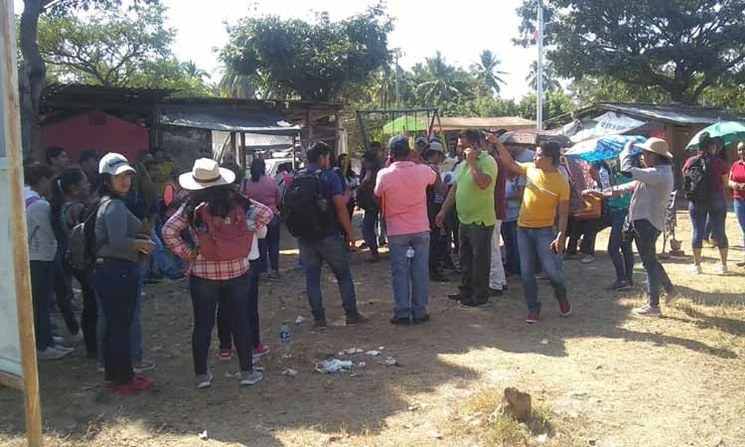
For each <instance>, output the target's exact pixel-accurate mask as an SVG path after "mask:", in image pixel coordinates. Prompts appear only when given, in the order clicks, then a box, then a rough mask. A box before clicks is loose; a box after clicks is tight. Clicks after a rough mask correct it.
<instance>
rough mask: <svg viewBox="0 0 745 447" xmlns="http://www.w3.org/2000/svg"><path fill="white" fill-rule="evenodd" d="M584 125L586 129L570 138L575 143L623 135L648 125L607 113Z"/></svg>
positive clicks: (614, 113) (623, 116)
mask: <svg viewBox="0 0 745 447" xmlns="http://www.w3.org/2000/svg"><path fill="white" fill-rule="evenodd" d="M593 122H594V123H595V125H594V126H592V123H593ZM573 124H574V123H573ZM582 124H583V125H584V129H582V130H580V131H578V132H577V133H575V134H574V135H570V136H569V138H570V139H571V140H572V141H573V142H575V143H578V142H580V141H585V140H589V139H592V138H600V137H605V136H608V135H621V134H624V133H627V132H630V131H632V130H634V129H636V128H639V127H642V126H643V125H645V124H647V123H645V122H644V121H639V120H636V119H634V118H631V117H629V116H626V115H621V114H618V113H616V112H606V113H604V114H602V115H600V116H599V117H597V118H594V119H592V120H591V121H588V122H583V123H582Z"/></svg>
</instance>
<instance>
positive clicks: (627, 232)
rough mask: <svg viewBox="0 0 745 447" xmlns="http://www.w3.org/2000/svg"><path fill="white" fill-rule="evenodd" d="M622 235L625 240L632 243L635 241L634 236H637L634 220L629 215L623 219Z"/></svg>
mask: <svg viewBox="0 0 745 447" xmlns="http://www.w3.org/2000/svg"><path fill="white" fill-rule="evenodd" d="M621 235H622V237H623V241H624V242H626V243H628V244H630V243H632V242H634V237H636V229H635V228H634V222H633V221H632V220H631V219H629V215H628V214H627V215H626V218H625V219H624V220H623V227H622V228H621Z"/></svg>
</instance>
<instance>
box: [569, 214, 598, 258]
mask: <svg viewBox="0 0 745 447" xmlns="http://www.w3.org/2000/svg"><path fill="white" fill-rule="evenodd" d="M599 223H600V221H599V220H598V219H592V220H583V221H579V220H574V219H573V218H570V219H569V226H568V230H567V231H568V233H569V242H568V244H567V254H568V255H576V254H577V244H578V243H579V238H580V236H581V237H582V243H581V244H579V251H580V253H584V254H586V255H589V256H594V255H595V238H596V237H597V234H598V226H599Z"/></svg>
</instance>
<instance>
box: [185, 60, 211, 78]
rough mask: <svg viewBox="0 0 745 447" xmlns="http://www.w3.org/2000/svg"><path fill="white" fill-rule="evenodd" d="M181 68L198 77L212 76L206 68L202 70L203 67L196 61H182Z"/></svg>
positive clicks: (191, 75) (193, 76) (189, 74)
mask: <svg viewBox="0 0 745 447" xmlns="http://www.w3.org/2000/svg"><path fill="white" fill-rule="evenodd" d="M181 68H182V70H184V72H185V73H186V74H187V75H188V76H190V77H192V78H197V79H209V78H211V76H210V74H209V73H207V72H206V71H205V70H202V69H201V68H199V67H197V64H196V63H195V62H194V61H186V62H182V63H181Z"/></svg>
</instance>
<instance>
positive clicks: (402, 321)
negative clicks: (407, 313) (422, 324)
mask: <svg viewBox="0 0 745 447" xmlns="http://www.w3.org/2000/svg"><path fill="white" fill-rule="evenodd" d="M391 324H395V325H397V326H408V325H410V324H411V319H409V317H393V318H391Z"/></svg>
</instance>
